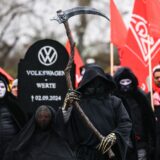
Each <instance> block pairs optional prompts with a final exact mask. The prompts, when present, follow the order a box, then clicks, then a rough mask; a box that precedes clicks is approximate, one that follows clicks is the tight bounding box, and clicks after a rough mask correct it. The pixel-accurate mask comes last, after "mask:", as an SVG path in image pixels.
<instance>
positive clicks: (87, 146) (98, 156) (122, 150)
mask: <svg viewBox="0 0 160 160" xmlns="http://www.w3.org/2000/svg"><path fill="white" fill-rule="evenodd" d="M114 88H115V84H114V82H113V80H112V78H111V76H110V75H108V74H107V75H106V74H105V73H104V71H103V70H102V68H100V67H99V66H98V65H92V66H91V67H88V68H87V69H86V71H85V73H84V75H83V79H82V81H81V83H80V85H79V88H78V89H77V91H78V92H80V93H81V98H80V101H79V104H80V106H81V107H82V109H83V111H84V113H85V114H86V115H87V116H88V118H89V119H90V121H91V122H92V123H93V125H94V126H95V127H96V128H97V129H98V131H99V132H100V133H101V134H102V135H103V136H104V137H106V136H107V135H109V134H111V133H114V134H115V135H116V142H115V143H114V145H113V146H112V150H113V152H114V153H115V155H116V159H117V160H125V155H126V149H127V142H128V138H129V135H130V130H131V121H130V119H129V116H128V113H127V111H126V109H125V108H124V106H123V104H122V102H121V100H120V99H119V98H117V97H115V96H112V95H111V94H110V93H111V92H112V90H113V89H114ZM66 97H67V96H66ZM68 107H69V108H68V110H66V111H63V114H64V118H65V120H66V121H67V117H68V118H69V119H68V121H67V125H68V130H69V136H70V138H69V139H70V143H71V142H72V143H71V145H72V147H73V148H74V149H75V152H76V158H77V159H78V160H107V159H109V158H108V154H107V153H102V152H101V151H100V150H98V147H99V144H100V142H99V140H98V138H97V137H96V136H95V134H94V133H93V132H92V131H91V130H90V129H89V128H88V127H87V126H86V124H85V123H84V121H83V120H82V119H81V117H80V115H79V113H78V112H77V110H76V108H74V105H73V104H72V105H70V106H68ZM67 112H68V116H67Z"/></svg>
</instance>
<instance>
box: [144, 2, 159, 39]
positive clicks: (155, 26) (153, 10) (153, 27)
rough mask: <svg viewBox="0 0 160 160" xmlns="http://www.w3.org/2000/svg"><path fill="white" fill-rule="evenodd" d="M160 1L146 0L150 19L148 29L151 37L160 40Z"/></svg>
mask: <svg viewBox="0 0 160 160" xmlns="http://www.w3.org/2000/svg"><path fill="white" fill-rule="evenodd" d="M159 11H160V1H159V0H146V12H147V19H148V29H149V33H150V35H152V36H153V37H156V38H160V16H159Z"/></svg>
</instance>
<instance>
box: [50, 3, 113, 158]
mask: <svg viewBox="0 0 160 160" xmlns="http://www.w3.org/2000/svg"><path fill="white" fill-rule="evenodd" d="M80 14H93V15H99V16H102V17H104V18H106V19H107V20H108V21H110V20H109V18H108V17H107V16H105V15H104V14H103V13H101V12H100V11H98V10H96V9H94V8H90V7H87V6H84V7H75V8H72V9H69V10H65V11H62V10H58V11H57V17H54V18H53V19H52V20H56V21H58V23H59V24H61V23H63V24H64V26H65V29H66V34H67V37H68V39H69V43H70V47H71V50H70V52H71V53H70V57H69V61H68V64H67V66H66V68H65V71H64V72H65V76H66V81H67V86H68V88H69V89H71V90H73V86H72V81H71V75H70V71H71V68H72V63H73V60H74V47H75V42H74V40H73V38H72V35H71V30H70V27H69V24H68V19H69V18H71V17H73V16H75V15H80ZM74 103H75V107H76V109H77V110H78V112H79V114H80V115H81V117H82V120H83V121H84V122H85V123H86V125H87V126H88V128H90V129H91V130H92V131H93V133H94V134H95V135H96V136H97V138H98V139H99V140H100V141H101V140H102V139H103V138H104V137H103V136H102V135H101V134H100V132H99V131H98V130H97V129H96V128H95V127H94V125H93V124H92V123H91V121H90V120H89V119H88V117H87V116H86V115H85V113H84V112H83V110H82V109H81V107H80V105H79V103H78V102H74ZM108 155H109V158H112V157H114V156H115V155H114V153H113V151H112V150H111V149H110V150H109V151H108Z"/></svg>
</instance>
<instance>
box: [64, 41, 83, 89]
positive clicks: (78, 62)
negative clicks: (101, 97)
mask: <svg viewBox="0 0 160 160" xmlns="http://www.w3.org/2000/svg"><path fill="white" fill-rule="evenodd" d="M66 49H67V51H68V53H69V54H70V43H69V41H67V43H66ZM74 63H75V65H76V75H75V79H76V81H75V83H76V84H75V87H78V84H79V82H80V81H81V79H82V75H81V73H80V68H81V67H82V66H84V63H83V61H82V58H81V56H80V54H79V51H78V49H77V48H76V47H75V54H74Z"/></svg>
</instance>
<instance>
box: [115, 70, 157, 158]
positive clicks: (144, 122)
mask: <svg viewBox="0 0 160 160" xmlns="http://www.w3.org/2000/svg"><path fill="white" fill-rule="evenodd" d="M126 78H128V79H131V80H132V90H131V91H128V92H127V93H126V94H125V93H122V92H120V90H117V91H116V95H117V96H118V97H120V98H121V99H122V102H123V104H124V106H125V108H126V110H127V112H128V114H129V116H130V118H131V120H132V122H133V125H132V131H131V137H130V138H131V143H132V145H133V147H132V149H129V150H128V151H127V160H128V159H129V160H138V155H137V150H138V149H141V148H144V149H146V151H147V159H148V160H154V156H155V144H156V134H155V119H154V114H153V111H152V109H151V105H150V103H149V101H148V98H147V96H146V95H145V93H144V92H143V91H142V90H140V89H139V88H138V79H137V78H136V76H135V75H134V74H133V72H132V71H131V70H130V69H129V68H127V67H123V68H120V69H119V70H117V72H116V73H115V75H114V80H115V82H116V83H117V86H118V88H119V82H120V80H121V79H126Z"/></svg>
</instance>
